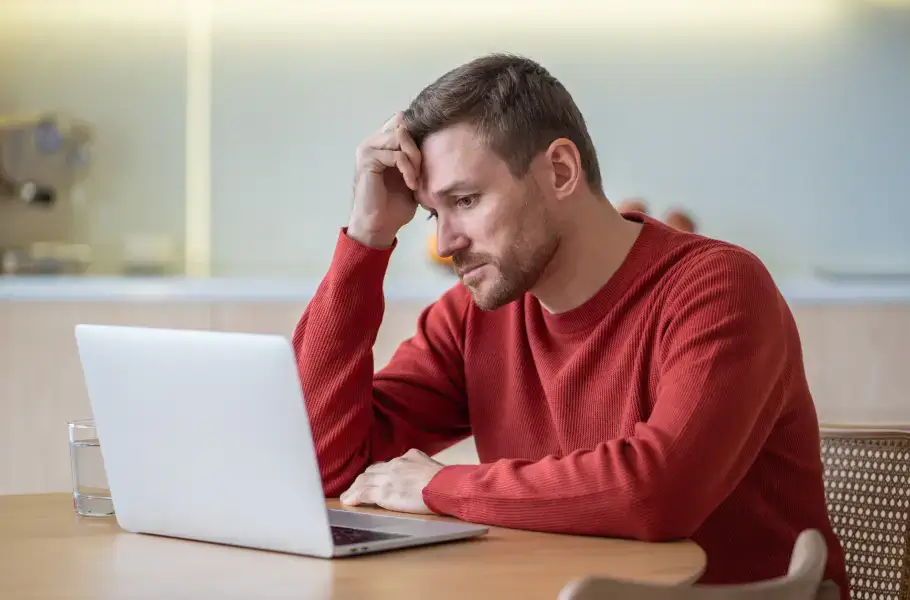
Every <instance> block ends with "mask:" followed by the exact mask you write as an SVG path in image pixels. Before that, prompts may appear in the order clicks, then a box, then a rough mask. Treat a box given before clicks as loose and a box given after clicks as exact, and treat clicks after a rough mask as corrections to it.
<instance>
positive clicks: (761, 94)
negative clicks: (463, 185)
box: [213, 3, 910, 277]
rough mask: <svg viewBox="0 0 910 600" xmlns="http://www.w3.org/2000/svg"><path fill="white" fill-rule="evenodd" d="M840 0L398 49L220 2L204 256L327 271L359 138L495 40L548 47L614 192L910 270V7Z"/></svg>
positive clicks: (799, 264)
mask: <svg viewBox="0 0 910 600" xmlns="http://www.w3.org/2000/svg"><path fill="white" fill-rule="evenodd" d="M842 17H843V18H842V19H840V20H836V19H835V20H834V22H830V23H825V24H824V25H821V26H819V27H816V28H811V27H806V31H798V29H799V28H798V27H796V26H794V27H793V31H789V32H787V33H786V34H781V33H776V34H775V33H772V32H768V31H762V30H761V28H760V27H755V28H753V30H752V31H749V30H744V31H740V32H736V34H735V35H728V36H715V37H712V35H711V34H710V33H709V34H706V35H705V36H704V37H703V38H702V40H701V41H699V42H694V41H693V40H692V39H691V38H686V37H682V38H675V39H674V38H662V37H660V36H657V35H650V36H645V35H642V36H636V35H635V34H634V33H629V32H625V35H623V36H619V35H613V32H612V31H607V32H605V33H604V34H603V35H599V34H596V33H595V34H591V33H589V32H585V33H584V34H582V35H579V37H578V38H576V39H574V40H572V41H571V42H572V43H570V41H569V40H567V39H566V38H565V37H564V36H563V37H554V36H555V35H558V34H553V33H552V32H550V31H546V30H539V31H525V32H523V35H521V36H520V37H518V38H517V39H516V38H514V37H512V38H509V40H508V41H511V42H513V43H503V44H499V43H495V41H494V40H496V39H497V38H496V37H495V36H474V37H472V36H470V35H469V34H468V33H466V34H465V35H464V36H463V38H462V39H459V41H458V42H457V43H452V42H451V40H450V39H441V40H438V41H437V43H435V44H430V43H427V42H426V41H425V40H420V41H418V42H415V43H413V44H409V43H404V42H401V43H398V44H397V45H396V46H395V48H394V49H393V50H382V49H380V46H379V44H376V43H369V42H365V41H364V40H363V39H362V38H357V36H351V35H348V36H346V37H345V36H342V37H341V39H337V38H336V39H334V40H332V39H330V40H329V41H324V40H322V39H317V40H314V39H313V38H312V37H310V36H308V35H305V34H304V32H303V31H301V30H298V29H297V27H298V25H299V24H297V23H293V22H291V23H290V24H289V23H288V22H283V23H279V22H278V21H279V19H275V21H269V20H268V19H265V18H263V19H262V20H261V21H260V22H255V23H247V24H246V25H245V26H240V25H238V24H237V21H236V20H232V21H230V22H229V23H228V21H227V20H226V19H224V20H223V21H224V22H222V23H220V25H219V26H216V28H215V37H214V49H215V50H214V65H215V67H214V68H215V71H214V92H213V97H214V125H213V127H214V131H215V143H214V155H213V161H214V162H213V165H214V167H213V168H214V172H215V179H214V202H215V207H216V208H215V213H214V219H215V221H214V235H215V239H214V247H213V251H214V255H215V256H216V257H217V259H218V262H219V266H220V267H221V268H222V269H223V270H230V271H238V272H243V273H255V272H261V271H264V270H284V268H285V267H286V268H287V270H290V271H294V270H296V271H297V272H300V273H304V272H306V273H309V272H312V271H317V272H321V267H322V266H323V265H324V264H325V263H326V262H327V261H328V259H329V256H330V253H331V250H332V246H333V240H334V236H335V234H336V232H337V227H339V226H340V225H342V224H343V223H344V222H345V217H346V215H347V210H348V208H349V198H350V186H351V174H352V172H351V169H352V157H353V151H354V148H355V146H356V144H357V143H358V142H359V140H360V139H361V138H362V137H363V136H365V135H366V134H368V133H369V132H370V131H371V130H372V129H374V128H375V127H377V126H378V125H379V124H381V123H382V122H383V121H384V120H385V119H386V118H387V117H388V116H389V115H390V114H391V113H392V112H393V111H394V110H396V109H398V108H400V107H403V106H405V105H406V104H407V102H408V101H409V100H410V98H411V97H412V96H413V95H414V94H416V93H417V92H418V91H419V90H420V89H421V87H423V86H424V85H425V84H426V83H428V82H429V81H431V80H432V79H433V78H435V77H436V76H437V75H438V74H441V73H442V72H443V71H444V70H447V69H449V68H451V67H453V66H455V65H457V64H458V63H460V62H462V61H464V60H467V59H469V58H471V57H472V56H474V55H475V54H477V53H480V52H483V51H486V50H491V49H503V50H515V51H519V52H523V53H526V54H528V55H530V56H532V57H534V58H537V59H539V60H541V61H542V62H543V63H544V64H545V65H546V66H547V67H548V68H550V70H551V71H552V72H553V73H554V74H555V75H556V76H557V77H559V78H560V79H562V80H563V81H564V83H565V84H566V85H567V87H568V88H569V90H570V91H571V92H572V93H573V94H574V96H575V98H576V100H577V102H578V104H579V105H580V106H581V109H582V111H583V112H584V114H585V115H586V117H587V120H588V123H589V126H590V129H591V131H592V134H593V137H594V139H595V142H596V144H597V147H598V150H599V152H600V157H601V163H602V168H603V172H604V177H605V184H606V188H607V192H608V195H610V196H611V197H612V198H614V199H620V198H622V197H623V196H626V195H644V196H646V197H648V198H649V199H651V200H652V202H653V203H654V204H655V206H656V208H658V209H659V210H663V209H664V208H666V207H667V206H669V205H670V204H672V203H680V204H683V205H685V206H686V207H689V208H690V209H692V210H694V211H695V213H696V215H697V217H698V218H699V219H700V221H701V223H702V226H703V228H704V231H705V232H707V233H708V234H710V235H714V236H717V237H721V238H726V239H730V240H733V241H736V242H738V243H742V244H744V245H746V246H748V247H750V248H751V249H753V250H755V251H757V252H758V253H759V254H760V255H761V256H762V257H763V258H764V259H765V260H766V261H767V262H768V263H769V264H770V265H771V266H772V267H773V268H774V269H775V270H776V271H778V272H784V273H786V272H790V271H799V270H804V269H808V268H810V267H811V266H812V265H814V264H818V263H826V264H835V265H843V264H847V263H858V264H859V265H861V266H863V265H864V266H871V267H878V266H882V265H889V266H895V265H896V266H898V267H904V268H907V269H910V236H908V235H906V231H907V223H908V222H910V201H908V200H910V158H908V157H910V108H908V107H910V67H908V61H910V11H903V12H897V11H895V12H884V11H882V10H881V9H872V8H866V9H865V10H859V7H858V5H857V3H852V10H850V11H846V12H845V13H843V15H842ZM301 29H302V28H301ZM380 34H381V30H380ZM325 37H330V36H328V35H326V36H325ZM386 37H387V38H392V39H395V38H394V35H393V34H390V35H388V36H386ZM478 37H481V39H477V38H478ZM586 43H591V44H592V45H590V46H585V44H586ZM426 233H427V225H426V224H423V223H420V224H419V225H415V226H412V227H411V230H410V231H409V232H408V234H407V236H406V237H405V239H404V240H403V241H402V247H401V250H400V251H398V252H397V255H396V257H395V261H394V263H393V275H394V276H402V277H407V276H408V274H409V273H410V274H420V275H421V276H424V274H425V273H427V269H428V267H427V265H426V262H425V260H424V254H423V243H424V242H423V240H424V239H425V235H426ZM428 276H429V275H428Z"/></svg>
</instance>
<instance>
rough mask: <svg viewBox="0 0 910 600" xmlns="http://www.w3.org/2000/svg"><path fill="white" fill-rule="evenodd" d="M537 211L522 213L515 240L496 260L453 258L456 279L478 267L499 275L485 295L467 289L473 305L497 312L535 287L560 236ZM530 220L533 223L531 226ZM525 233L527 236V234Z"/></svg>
mask: <svg viewBox="0 0 910 600" xmlns="http://www.w3.org/2000/svg"><path fill="white" fill-rule="evenodd" d="M536 208H537V210H535V209H534V208H532V209H530V210H532V211H534V213H532V214H527V213H525V215H524V218H523V219H522V223H521V224H520V227H519V229H518V231H519V232H520V233H519V234H518V236H517V237H518V239H517V240H516V241H515V243H514V244H512V245H511V246H510V247H509V248H508V249H507V250H506V251H505V253H504V254H503V256H501V257H499V258H497V257H496V256H493V255H492V254H489V253H486V252H478V253H472V252H470V251H468V252H464V253H461V254H456V255H455V256H453V257H452V262H453V263H454V266H455V268H456V271H457V273H458V275H459V277H461V276H462V275H463V274H464V273H465V272H467V271H470V270H471V269H473V268H475V267H478V266H480V265H491V266H492V267H493V268H494V269H495V270H496V272H497V273H498V277H497V278H496V280H495V281H493V282H492V283H491V284H490V285H489V289H488V290H487V291H486V292H485V293H483V292H481V291H480V289H479V288H475V287H472V286H470V285H468V286H467V287H468V289H469V290H470V292H471V295H472V297H473V298H474V304H475V305H477V307H478V308H479V309H481V310H496V309H498V308H501V307H503V306H505V305H506V304H509V303H510V302H514V301H515V300H518V299H520V298H521V297H522V296H524V295H525V294H526V293H527V292H528V291H529V290H531V289H532V288H534V286H535V285H536V284H537V282H538V280H539V279H540V277H541V276H542V275H543V273H544V271H545V270H546V268H547V266H548V265H549V264H550V262H551V261H552V260H553V257H554V256H555V255H556V251H557V250H558V249H559V244H560V236H559V234H558V232H557V231H556V229H555V227H554V225H553V223H552V222H551V221H550V220H549V219H548V218H547V215H546V214H545V213H544V212H542V209H543V205H542V204H539V205H538V207H536ZM525 210H528V208H526V209H525ZM534 217H536V219H535V218H534ZM532 221H536V222H535V223H533V224H532V223H531V222H532ZM528 233H530V235H527V234H528ZM534 238H536V239H534ZM466 285H467V284H466Z"/></svg>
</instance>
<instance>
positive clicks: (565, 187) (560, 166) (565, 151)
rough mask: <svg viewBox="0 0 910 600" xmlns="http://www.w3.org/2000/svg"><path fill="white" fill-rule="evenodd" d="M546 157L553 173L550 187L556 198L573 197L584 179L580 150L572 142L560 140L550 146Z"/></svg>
mask: <svg viewBox="0 0 910 600" xmlns="http://www.w3.org/2000/svg"><path fill="white" fill-rule="evenodd" d="M545 156H546V160H547V166H548V167H549V171H550V172H551V178H552V179H551V182H550V185H552V189H553V192H554V193H555V195H556V197H557V198H566V197H568V196H571V195H572V194H573V193H574V192H575V190H576V189H577V188H578V185H579V183H580V182H581V179H582V177H584V172H583V171H582V168H581V155H580V154H579V153H578V148H577V147H576V146H575V144H574V143H572V141H571V140H568V139H566V138H559V139H557V140H554V141H553V143H551V144H550V146H549V147H548V148H547V151H546V153H545Z"/></svg>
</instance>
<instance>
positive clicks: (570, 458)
mask: <svg viewBox="0 0 910 600" xmlns="http://www.w3.org/2000/svg"><path fill="white" fill-rule="evenodd" d="M667 314H668V315H670V316H669V318H668V319H667V320H666V326H665V329H664V333H663V342H661V346H660V348H661V355H660V357H659V360H660V364H661V367H660V368H661V373H660V382H659V384H658V397H657V400H656V404H655V406H654V409H653V411H652V414H651V416H650V418H649V419H648V420H647V422H645V423H640V424H639V425H638V427H637V429H636V431H635V433H634V434H633V435H632V436H630V437H627V438H624V439H615V440H604V442H603V443H602V444H600V445H598V446H597V447H594V448H590V449H586V450H582V451H577V452H573V453H571V454H569V455H567V456H562V457H549V458H545V459H543V460H540V461H537V462H531V461H527V460H500V461H497V462H494V463H491V464H485V465H479V466H468V465H455V466H449V467H445V468H443V469H442V470H441V471H439V472H438V473H436V474H435V476H434V477H433V478H432V479H431V481H430V483H429V485H427V486H426V487H425V488H424V490H423V499H424V502H425V503H426V505H427V506H428V507H429V508H430V509H431V510H433V511H434V512H436V513H440V514H448V515H452V516H455V517H459V518H461V519H464V520H466V521H472V522H478V523H486V524H490V525H499V526H505V527H514V528H522V529H533V530H540V531H552V532H563V533H579V534H594V535H605V536H618V537H628V538H636V539H644V540H665V539H673V538H683V537H688V536H691V534H692V533H693V532H694V531H695V530H696V529H697V528H698V527H699V526H700V525H701V524H702V523H703V522H704V520H705V519H706V518H707V517H708V515H709V514H710V513H711V512H712V511H713V510H714V509H715V508H716V507H717V506H718V505H719V504H720V503H721V502H722V501H723V500H724V499H725V498H726V497H727V496H728V495H729V494H730V493H731V492H732V491H733V489H734V488H735V487H736V485H737V484H738V483H739V482H740V480H741V479H742V478H743V476H744V475H745V474H746V472H747V470H748V469H749V467H750V465H751V464H752V462H753V461H754V459H755V457H756V455H757V454H758V452H759V451H760V449H761V447H762V445H763V443H764V441H765V439H766V438H767V437H768V435H769V432H770V431H771V429H772V427H773V425H774V422H775V420H776V418H777V416H778V414H779V413H780V411H781V408H782V399H783V397H784V393H783V390H782V387H784V386H786V385H787V381H788V378H789V374H788V373H787V371H786V369H787V362H786V361H787V356H788V355H790V354H791V353H793V352H796V351H797V349H796V348H790V347H789V344H790V341H789V340H790V338H789V335H790V333H789V331H788V325H787V322H788V321H787V317H786V307H785V305H784V304H783V301H782V299H781V298H780V296H779V295H778V293H777V290H776V287H775V286H774V284H773V282H772V280H771V277H770V275H768V274H767V272H766V271H765V270H764V267H763V266H762V265H761V264H760V263H759V262H758V261H757V259H755V258H754V257H752V256H750V255H748V254H746V253H741V252H737V251H721V252H716V251H715V252H714V253H712V254H709V255H707V256H706V257H704V258H703V259H701V260H700V262H699V264H697V265H696V266H695V267H694V268H693V270H692V272H691V273H687V274H686V276H685V278H684V279H683V280H681V281H680V282H679V283H678V284H677V289H676V290H675V291H673V292H672V293H671V295H670V298H669V304H668V306H667ZM594 401H596V400H594Z"/></svg>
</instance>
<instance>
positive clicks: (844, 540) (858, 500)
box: [821, 426, 910, 600]
mask: <svg viewBox="0 0 910 600" xmlns="http://www.w3.org/2000/svg"><path fill="white" fill-rule="evenodd" d="M821 433H822V443H821V450H822V460H823V463H824V468H825V495H826V497H827V504H828V514H829V516H830V518H831V523H832V525H833V526H834V532H835V534H836V535H837V537H838V538H839V539H840V542H841V545H842V546H843V548H844V554H845V558H846V564H847V576H848V578H849V581H850V593H851V597H852V598H854V599H855V600H910V531H908V529H910V430H900V429H896V428H895V429H881V428H872V427H856V426H852V427H851V426H840V427H832V426H825V427H822V430H821Z"/></svg>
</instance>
